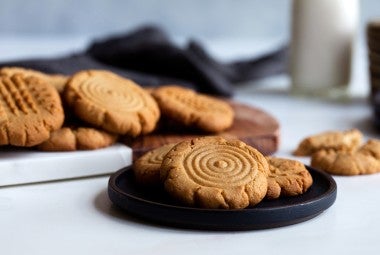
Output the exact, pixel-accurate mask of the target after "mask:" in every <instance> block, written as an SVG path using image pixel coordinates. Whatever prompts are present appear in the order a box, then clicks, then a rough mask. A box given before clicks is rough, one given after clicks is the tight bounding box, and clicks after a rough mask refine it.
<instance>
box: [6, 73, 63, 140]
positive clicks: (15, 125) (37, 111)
mask: <svg viewBox="0 0 380 255" xmlns="http://www.w3.org/2000/svg"><path fill="white" fill-rule="evenodd" d="M0 95H1V96H0V145H7V144H8V145H16V146H27V147H29V146H34V145H37V144H39V143H42V142H43V141H45V140H47V139H48V138H49V136H50V132H52V131H54V130H57V129H59V128H60V127H61V126H62V123H63V119H64V113H63V108H62V104H61V99H60V96H59V94H58V92H57V90H56V89H55V88H54V87H52V86H51V85H50V84H49V83H48V82H46V81H45V80H44V79H40V78H38V77H35V76H24V75H23V74H20V73H17V74H14V75H12V76H7V75H2V76H0Z"/></svg>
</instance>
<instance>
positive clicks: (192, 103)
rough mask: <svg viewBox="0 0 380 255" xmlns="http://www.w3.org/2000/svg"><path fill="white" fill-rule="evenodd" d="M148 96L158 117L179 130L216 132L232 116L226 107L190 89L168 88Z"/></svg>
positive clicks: (225, 124) (223, 126)
mask: <svg viewBox="0 0 380 255" xmlns="http://www.w3.org/2000/svg"><path fill="white" fill-rule="evenodd" d="M152 95H153V97H154V98H155V99H156V100H157V103H158V105H159V107H160V109H161V112H162V115H164V116H166V117H167V118H168V119H172V120H174V121H176V122H177V123H180V124H181V125H183V126H186V127H195V128H197V129H200V130H202V131H206V132H220V131H223V130H225V129H227V128H229V127H230V126H231V125H232V123H233V119H234V112H233V109H232V107H231V106H230V105H229V104H227V103H226V102H224V101H222V100H219V99H217V98H213V97H210V96H207V95H202V94H199V93H196V92H195V91H193V90H191V89H187V88H183V87H179V86H175V85H172V86H170V85H168V86H162V87H159V88H156V89H154V90H153V92H152Z"/></svg>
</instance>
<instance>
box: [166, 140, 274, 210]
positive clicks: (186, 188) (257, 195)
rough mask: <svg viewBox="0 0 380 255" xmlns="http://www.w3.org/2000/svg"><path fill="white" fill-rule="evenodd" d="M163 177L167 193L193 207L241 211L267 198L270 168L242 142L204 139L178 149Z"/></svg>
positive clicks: (170, 155) (169, 155)
mask: <svg viewBox="0 0 380 255" xmlns="http://www.w3.org/2000/svg"><path fill="white" fill-rule="evenodd" d="M160 174H161V179H162V180H163V181H164V187H165V190H166V191H167V192H168V193H169V194H170V195H172V196H173V197H174V198H176V199H178V200H179V201H182V202H183V203H185V204H187V205H189V206H199V207H203V208H223V209H241V208H245V207H247V206H254V205H256V204H257V203H259V202H260V201H261V200H262V199H263V198H264V197H265V194H266V193H267V185H268V184H267V176H268V174H269V167H268V162H267V160H266V159H265V157H264V156H263V155H262V154H261V153H260V152H259V151H257V150H256V149H254V148H252V147H250V146H248V145H246V144H245V143H243V142H241V141H238V140H225V139H224V138H221V137H201V138H195V139H192V140H189V141H183V142H180V143H179V144H177V145H176V146H174V147H173V148H172V149H171V150H170V151H169V152H168V153H167V154H166V155H165V157H164V159H163V162H162V166H161V173H160Z"/></svg>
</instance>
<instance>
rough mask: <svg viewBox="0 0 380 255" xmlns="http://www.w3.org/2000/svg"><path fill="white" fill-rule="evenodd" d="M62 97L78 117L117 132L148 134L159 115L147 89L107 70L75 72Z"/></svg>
mask: <svg viewBox="0 0 380 255" xmlns="http://www.w3.org/2000/svg"><path fill="white" fill-rule="evenodd" d="M64 98H65V101H66V102H67V104H68V105H69V107H70V108H71V109H73V111H74V113H75V115H76V116H77V117H78V118H80V119H82V120H83V121H85V122H87V123H90V124H92V125H94V126H96V127H100V128H102V129H104V130H106V131H109V132H111V133H117V134H120V135H130V136H138V135H140V134H147V133H149V132H151V131H153V129H154V128H155V126H156V123H157V121H158V119H159V117H160V111H159V108H158V106H157V103H156V102H155V100H154V99H153V98H152V96H151V95H149V93H148V92H146V91H145V90H144V89H142V88H141V87H140V86H138V85H137V84H135V83H134V82H133V81H131V80H128V79H124V78H122V77H120V76H118V75H116V74H113V73H111V72H108V71H99V70H88V71H81V72H79V73H76V74H75V75H73V76H72V77H71V79H70V80H69V82H68V83H67V85H66V87H65V91H64Z"/></svg>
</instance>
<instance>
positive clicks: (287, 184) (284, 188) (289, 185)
mask: <svg viewBox="0 0 380 255" xmlns="http://www.w3.org/2000/svg"><path fill="white" fill-rule="evenodd" d="M267 160H268V163H269V170H270V173H269V176H268V191H267V194H266V198H267V199H276V198H279V197H280V196H282V197H289V196H297V195H301V194H303V193H305V192H306V191H307V190H308V189H309V188H310V186H311V185H312V184H313V178H312V177H311V175H310V173H309V171H308V170H307V169H306V167H305V165H304V164H302V163H301V162H299V161H297V160H292V159H284V158H276V157H267Z"/></svg>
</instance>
